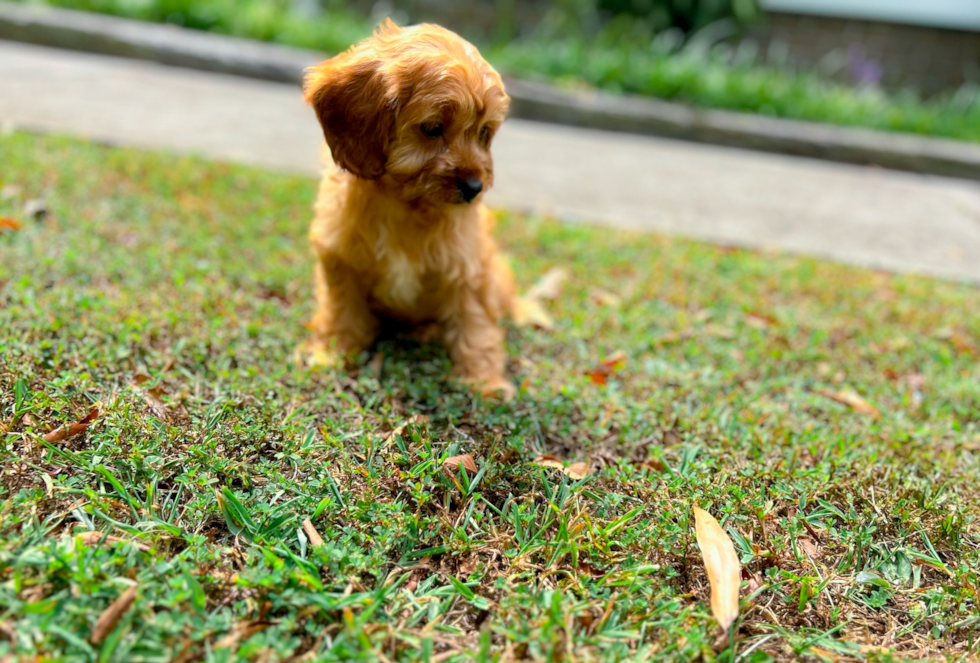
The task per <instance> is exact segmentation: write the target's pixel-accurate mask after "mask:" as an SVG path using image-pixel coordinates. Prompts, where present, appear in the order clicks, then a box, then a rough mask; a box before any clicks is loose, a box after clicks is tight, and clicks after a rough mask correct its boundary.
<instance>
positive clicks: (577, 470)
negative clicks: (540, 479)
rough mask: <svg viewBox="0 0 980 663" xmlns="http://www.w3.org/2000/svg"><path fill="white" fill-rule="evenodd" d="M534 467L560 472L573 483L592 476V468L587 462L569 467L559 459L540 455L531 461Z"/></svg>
mask: <svg viewBox="0 0 980 663" xmlns="http://www.w3.org/2000/svg"><path fill="white" fill-rule="evenodd" d="M531 462H533V463H534V464H535V465H538V466H540V467H548V468H552V469H556V470H561V471H562V472H563V473H565V474H566V475H568V477H569V478H570V479H572V480H574V481H579V480H581V479H584V478H585V477H587V476H589V475H590V474H592V467H591V466H590V465H589V463H588V462H578V463H572V464H571V465H569V466H567V467H566V466H565V463H563V462H561V459H559V458H557V457H555V456H548V455H541V456H538V457H537V458H535V459H534V460H533V461H531Z"/></svg>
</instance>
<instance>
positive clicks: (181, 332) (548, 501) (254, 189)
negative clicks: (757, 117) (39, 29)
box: [0, 133, 980, 662]
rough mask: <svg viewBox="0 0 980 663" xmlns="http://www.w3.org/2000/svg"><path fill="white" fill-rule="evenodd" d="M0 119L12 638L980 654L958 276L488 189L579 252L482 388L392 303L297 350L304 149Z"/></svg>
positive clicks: (2, 541)
mask: <svg viewBox="0 0 980 663" xmlns="http://www.w3.org/2000/svg"><path fill="white" fill-rule="evenodd" d="M0 153H2V154H3V169H2V171H0V178H2V181H0V217H2V218H4V219H6V221H4V222H3V223H2V224H0V226H5V227H7V229H6V230H0V329H2V330H3V331H2V333H0V431H2V438H0V439H2V447H0V460H2V487H0V659H2V660H12V659H10V658H5V657H4V656H5V654H9V653H14V654H17V655H25V656H26V655H30V656H40V657H42V658H43V660H65V661H76V660H78V661H95V660H99V661H121V662H130V661H169V660H176V661H192V660H209V661H228V660H249V661H275V660H293V661H313V660H316V661H353V660H364V661H381V662H387V661H468V660H478V661H486V660H501V661H515V660H548V661H559V660H565V661H620V660H651V659H653V658H656V659H658V660H677V661H687V660H708V661H711V660H719V661H733V660H738V661H765V660H797V659H801V658H804V659H809V660H825V661H842V660H856V659H868V658H870V659H874V660H882V661H887V660H894V659H901V658H904V657H909V658H922V657H937V658H945V659H947V660H951V661H961V660H975V659H976V656H977V647H978V644H977V642H978V640H980V607H978V596H977V592H978V591H980V578H978V572H977V569H978V567H980V551H978V549H980V529H978V522H977V515H978V513H980V499H978V498H980V487H978V483H980V482H978V481H977V477H978V471H980V367H978V352H980V347H978V340H980V290H978V289H977V288H976V287H973V286H969V285H963V284H956V283H951V282H944V281H939V280H934V279H928V278H920V277H914V276H894V275H889V274H884V273H880V272H874V271H867V270H861V269H857V268H851V267H845V266H840V265H836V264H832V263H827V262H821V261H817V260H812V259H808V258H800V257H793V256H787V255H782V254H768V253H757V252H752V251H746V250H740V249H732V248H725V247H714V246H708V245H705V244H701V243H696V242H690V241H685V240H680V239H672V238H667V237H663V236H657V235H643V234H635V233H625V232H622V233H620V232H613V231H609V230H600V229H593V228H586V227H581V226H570V225H562V224H559V223H557V222H555V221H552V220H546V219H537V218H528V217H523V216H516V215H511V214H507V213H501V215H500V216H501V223H500V227H499V232H498V235H499V237H500V240H501V243H502V244H503V245H504V246H505V247H506V249H507V251H508V252H509V253H510V254H511V255H512V256H513V258H514V260H513V262H514V265H515V267H516V270H517V273H518V278H519V280H520V281H521V283H522V286H523V287H525V288H527V287H529V286H530V285H531V284H532V283H533V282H534V281H535V280H537V279H538V278H539V277H540V276H541V275H542V274H543V273H545V272H546V271H547V270H549V269H550V268H553V267H563V268H565V269H567V270H569V271H570V273H571V277H570V278H569V281H568V282H567V284H566V286H565V290H564V291H563V292H562V293H561V295H560V296H559V297H558V298H557V299H556V300H554V301H553V302H549V303H547V304H546V306H547V307H548V309H549V311H550V313H551V315H552V316H553V318H554V320H555V328H554V329H553V330H551V331H546V330H540V329H531V328H520V329H518V328H515V327H514V326H513V325H511V326H510V327H509V331H508V348H509V351H510V355H511V365H510V369H511V373H512V374H513V375H514V377H515V380H516V382H517V383H518V384H519V385H520V394H519V396H518V397H517V398H516V399H515V400H514V401H512V402H510V403H506V404H495V403H490V402H483V401H480V400H479V399H476V398H475V397H473V396H471V395H470V394H469V393H468V392H467V390H466V389H465V388H464V387H462V386H460V385H459V384H457V383H456V382H454V381H453V380H452V379H451V378H450V377H449V361H448V359H447V357H446V354H445V353H444V351H443V350H442V349H441V348H439V347H436V346H430V345H417V344H412V343H410V342H409V341H407V340H403V339H387V340H384V341H382V342H381V343H380V344H379V345H378V347H377V348H375V349H374V350H372V351H371V352H370V353H368V354H367V355H366V356H365V357H364V358H363V361H362V362H361V364H360V366H359V367H358V368H357V370H352V371H351V372H349V373H332V372H327V371H324V370H315V369H305V368H298V367H296V366H295V365H294V364H293V362H292V361H291V355H292V352H293V349H294V348H295V347H296V345H297V344H298V343H300V342H301V341H302V340H303V339H304V337H305V334H306V333H307V331H306V330H305V329H304V327H303V324H304V322H305V321H306V320H307V319H308V317H309V315H310V313H311V310H312V294H311V291H310V290H311V288H310V285H311V284H310V273H311V258H310V257H309V253H308V250H307V246H306V243H305V235H306V227H307V222H308V219H309V217H310V205H311V203H312V200H313V195H314V190H315V186H316V182H315V181H314V180H312V179H309V178H305V177H298V176H290V175H282V174H273V173H268V172H264V171H261V170H257V169H250V168H244V167H237V166H229V165H219V164H211V163H207V162H205V161H202V160H198V159H193V158H189V157H175V156H170V155H158V154H152V153H145V152H139V151H133V150H124V149H116V148H109V147H104V146H98V145H92V144H87V143H82V142H76V141H73V140H68V139H62V138H48V137H37V136H32V135H28V134H24V133H13V134H7V135H4V136H2V137H0ZM38 198H40V199H44V200H45V201H46V204H47V207H48V210H49V213H48V214H47V215H46V216H42V217H41V218H37V219H33V218H28V217H26V216H25V215H24V214H23V211H22V210H23V206H24V203H25V201H26V200H28V199H38ZM35 207H36V206H35ZM614 357H618V359H617V360H616V361H607V360H610V359H611V358H614ZM604 361H605V362H606V363H605V364H604V363H603V362H604ZM420 415H421V416H420ZM78 422H81V423H78ZM71 424H76V425H75V426H73V427H72V426H71ZM66 425H67V426H68V427H65V426H66ZM458 454H470V455H471V456H472V457H473V458H474V460H475V463H476V465H477V467H478V471H477V472H475V473H473V472H470V473H469V474H467V473H466V471H465V470H459V469H457V470H455V471H453V470H451V469H447V468H446V467H445V466H444V463H443V461H444V460H445V459H447V458H449V457H452V456H456V455H458ZM542 454H544V455H551V456H554V457H557V458H558V459H560V461H562V462H564V463H566V464H571V463H576V462H584V463H587V464H588V465H589V466H590V467H591V468H592V471H591V473H589V474H588V475H587V476H585V478H583V479H580V480H574V479H572V478H571V477H570V476H569V475H568V474H567V473H565V472H562V471H561V470H560V469H557V468H554V467H545V466H542V465H541V464H540V463H538V464H536V463H535V462H534V461H535V460H536V459H537V458H538V456H539V455H542ZM553 463H554V461H552V464H553ZM546 464H547V463H546ZM694 506H700V507H702V508H704V509H706V510H708V511H709V512H711V513H712V514H713V515H714V516H715V517H716V518H717V519H718V520H719V521H720V522H721V523H722V525H723V526H724V527H725V528H726V530H727V531H728V533H729V534H730V536H731V537H732V539H733V540H734V542H735V547H736V550H737V551H738V554H739V555H740V557H741V561H742V565H743V573H742V576H743V579H744V582H743V588H742V606H741V613H742V614H741V617H740V620H739V622H738V623H737V624H736V628H735V631H734V648H735V649H734V651H733V650H732V648H731V643H730V640H729V637H728V636H727V635H726V634H725V633H723V632H722V631H721V630H720V628H719V627H718V626H717V624H716V623H715V622H714V620H713V618H712V615H711V610H710V607H709V603H708V597H709V588H708V581H707V577H706V573H705V567H704V564H703V562H702V558H701V555H700V552H699V550H698V546H697V543H696V542H695V538H694V525H693V514H692V508H693V507H694ZM305 519H309V521H310V523H309V526H308V527H306V528H304V526H303V521H304V520H305ZM93 531H94V532H99V533H100V534H95V535H93V534H85V532H93ZM103 535H104V536H103ZM317 536H320V537H322V539H323V541H322V543H319V542H318V541H317V539H316V537H317ZM120 598H122V599H123V601H124V602H125V605H120V604H119V603H118V601H119V599H120ZM114 602H116V603H115V608H113V609H111V610H107V609H108V608H109V606H110V604H113V603H114ZM31 660H34V659H33V658H32V659H31ZM39 660H40V659H39Z"/></svg>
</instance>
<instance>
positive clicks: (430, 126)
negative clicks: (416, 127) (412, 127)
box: [420, 122, 442, 138]
mask: <svg viewBox="0 0 980 663" xmlns="http://www.w3.org/2000/svg"><path fill="white" fill-rule="evenodd" d="M420 128H421V129H422V133H424V134H425V135H426V136H428V137H429V138H439V137H440V136H442V124H440V123H439V122H426V123H425V124H423V125H422V126H421V127H420Z"/></svg>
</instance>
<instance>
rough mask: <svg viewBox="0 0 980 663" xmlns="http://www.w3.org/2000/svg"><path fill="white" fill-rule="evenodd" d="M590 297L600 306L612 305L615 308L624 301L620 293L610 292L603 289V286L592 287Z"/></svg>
mask: <svg viewBox="0 0 980 663" xmlns="http://www.w3.org/2000/svg"><path fill="white" fill-rule="evenodd" d="M589 299H591V300H592V301H593V302H595V303H596V304H598V305H599V306H611V307H613V308H616V307H618V306H619V305H620V304H622V303H623V300H622V298H621V297H620V296H619V295H617V294H615V293H612V292H609V291H608V290H603V289H602V288H592V289H591V290H589Z"/></svg>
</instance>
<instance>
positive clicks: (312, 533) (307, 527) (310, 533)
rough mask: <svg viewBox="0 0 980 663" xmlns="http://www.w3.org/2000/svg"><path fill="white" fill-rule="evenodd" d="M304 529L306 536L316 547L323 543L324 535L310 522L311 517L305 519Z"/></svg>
mask: <svg viewBox="0 0 980 663" xmlns="http://www.w3.org/2000/svg"><path fill="white" fill-rule="evenodd" d="M303 531H304V532H306V538H308V539H309V540H310V544H311V545H312V546H313V547H314V548H316V547H317V546H322V545H323V537H322V536H320V533H319V532H317V531H316V528H315V527H313V523H312V522H310V519H309V518H304V519H303Z"/></svg>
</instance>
